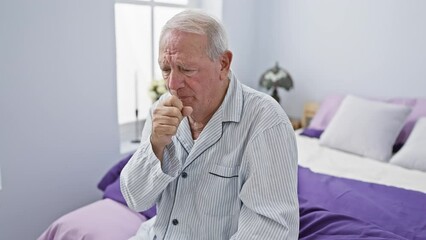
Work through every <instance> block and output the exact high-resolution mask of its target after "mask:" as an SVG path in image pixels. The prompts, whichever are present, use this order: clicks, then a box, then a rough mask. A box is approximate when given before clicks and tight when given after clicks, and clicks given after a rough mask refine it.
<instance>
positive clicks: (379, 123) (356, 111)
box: [319, 95, 411, 162]
mask: <svg viewBox="0 0 426 240" xmlns="http://www.w3.org/2000/svg"><path fill="white" fill-rule="evenodd" d="M410 112H411V108H409V107H406V106H402V105H395V104H390V103H384V102H379V101H373V100H367V99H363V98H359V97H355V96H351V95H348V96H346V98H345V99H344V100H343V101H342V104H341V105H340V107H339V109H338V110H337V112H336V114H335V115H334V117H333V119H332V120H331V121H330V124H329V125H328V126H327V128H326V129H325V130H324V133H323V134H322V135H321V137H320V141H319V142H320V144H321V145H323V146H327V147H330V148H335V149H339V150H343V151H346V152H350V153H354V154H357V155H361V156H364V157H368V158H373V159H376V160H380V161H383V162H386V161H388V160H389V159H390V158H391V156H392V146H393V144H394V143H395V140H396V138H397V136H398V134H399V132H400V131H401V129H402V127H403V124H404V120H405V119H406V118H407V116H408V114H409V113H410Z"/></svg>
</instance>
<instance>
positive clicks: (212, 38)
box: [160, 10, 228, 61]
mask: <svg viewBox="0 0 426 240" xmlns="http://www.w3.org/2000/svg"><path fill="white" fill-rule="evenodd" d="M173 30H177V31H181V32H188V33H195V34H200V35H206V36H207V40H208V44H207V49H206V51H207V55H208V56H209V58H210V60H212V61H214V60H216V59H218V58H219V56H220V55H221V54H223V53H224V52H225V51H226V50H228V39H227V37H226V32H225V28H224V27H223V25H222V24H221V23H220V22H219V21H218V20H216V19H215V18H213V17H212V16H210V15H208V14H206V13H204V12H201V11H196V10H185V11H183V12H180V13H178V14H176V15H175V16H173V17H172V18H171V19H170V20H168V21H167V23H166V24H165V25H164V27H163V29H162V31H161V35H160V47H161V46H163V44H164V42H163V41H164V39H163V38H164V36H165V35H166V34H167V33H169V32H171V31H173Z"/></svg>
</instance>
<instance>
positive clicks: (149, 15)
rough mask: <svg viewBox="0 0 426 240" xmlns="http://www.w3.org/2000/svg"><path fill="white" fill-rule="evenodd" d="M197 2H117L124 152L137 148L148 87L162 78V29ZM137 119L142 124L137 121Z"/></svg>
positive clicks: (117, 44) (118, 58) (116, 14)
mask: <svg viewBox="0 0 426 240" xmlns="http://www.w3.org/2000/svg"><path fill="white" fill-rule="evenodd" d="M195 6H196V4H195V0H117V1H116V3H115V32H116V55H117V56H116V57H117V60H116V62H117V106H118V123H119V126H120V138H121V139H120V141H121V149H120V151H121V152H122V153H125V152H130V151H133V150H135V149H136V147H137V143H136V141H134V143H132V140H137V138H138V137H139V135H140V133H141V130H142V125H143V119H145V117H146V115H147V114H148V111H149V107H150V106H151V103H152V100H151V98H150V96H149V94H148V88H149V86H150V84H151V81H152V80H155V79H161V78H162V76H161V71H160V69H159V67H158V64H157V58H158V41H159V37H160V32H161V28H162V26H163V25H164V24H165V23H166V21H167V20H168V19H170V18H171V17H172V16H173V15H175V14H176V13H178V12H181V11H183V10H184V9H187V8H190V7H195ZM136 119H138V120H139V121H138V122H137V121H136Z"/></svg>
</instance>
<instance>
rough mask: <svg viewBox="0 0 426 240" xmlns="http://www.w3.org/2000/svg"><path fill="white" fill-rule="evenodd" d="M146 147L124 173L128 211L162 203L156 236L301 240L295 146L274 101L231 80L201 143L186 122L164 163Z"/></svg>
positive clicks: (144, 140) (147, 133) (145, 134)
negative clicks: (299, 239) (299, 235)
mask: <svg viewBox="0 0 426 240" xmlns="http://www.w3.org/2000/svg"><path fill="white" fill-rule="evenodd" d="M150 133H151V119H150V118H148V119H147V121H146V123H145V128H144V131H143V134H142V143H141V145H140V146H139V148H138V150H137V152H136V153H135V154H134V156H133V157H132V159H131V160H130V161H129V162H128V164H127V165H126V166H125V168H124V169H123V171H122V173H121V191H122V193H123V195H124V197H125V199H126V201H127V203H128V205H129V207H130V208H132V209H134V210H136V211H143V210H146V209H148V208H149V207H151V206H152V205H153V204H157V209H158V210H157V211H158V214H157V218H156V222H155V224H154V226H153V227H154V232H155V235H156V239H173V240H179V239H183V240H188V239H197V240H198V239H234V240H236V239H244V240H248V239H297V238H298V232H299V206H298V200H297V147H296V141H295V136H294V131H293V128H292V126H291V123H290V121H289V119H288V117H287V115H286V114H285V112H284V111H283V109H282V108H281V106H280V105H279V104H278V103H277V102H276V101H275V100H274V99H272V98H271V97H270V96H268V95H266V94H263V93H260V92H258V91H255V90H253V89H251V88H249V87H247V86H245V85H243V84H241V83H240V82H239V81H238V80H237V79H236V78H235V77H234V76H233V77H232V78H231V80H230V84H229V87H228V91H227V94H226V96H225V99H224V101H223V103H222V105H221V106H220V107H219V109H218V110H217V111H216V113H215V114H214V115H213V117H212V118H211V119H210V121H209V122H208V124H207V125H206V127H205V128H204V130H203V131H202V133H201V135H200V136H199V138H198V140H197V141H196V142H195V143H194V141H193V139H192V137H191V131H190V128H189V124H188V120H187V119H186V118H185V119H184V120H182V122H181V124H180V126H179V128H178V132H177V134H176V136H174V137H173V138H172V140H173V141H172V143H171V144H169V145H168V146H167V147H166V150H165V155H164V160H163V166H161V164H160V161H159V160H158V159H157V158H156V156H155V154H154V153H153V151H152V148H151V145H150V141H149V138H150Z"/></svg>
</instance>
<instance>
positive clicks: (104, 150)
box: [0, 0, 119, 240]
mask: <svg viewBox="0 0 426 240" xmlns="http://www.w3.org/2000/svg"><path fill="white" fill-rule="evenodd" d="M113 3H114V1H113V0H94V1H82V0H74V1H54V0H41V1H32V0H27V1H2V2H1V4H0V119H1V121H0V123H1V124H0V166H1V171H2V178H3V179H2V185H3V188H2V190H0V239H2V240H3V239H4V240H6V239H19V240H21V239H22V240H23V239H36V238H37V236H39V235H40V234H41V232H42V231H43V230H44V229H45V228H46V227H47V226H48V224H50V223H51V222H52V221H53V220H54V219H56V218H57V217H59V216H60V215H62V214H64V213H66V212H68V211H70V210H73V209H75V208H78V207H80V206H82V205H84V204H86V203H89V202H92V201H94V200H96V199H100V197H101V194H100V192H99V191H98V190H97V189H96V184H97V182H98V181H99V179H100V178H101V176H102V174H103V173H104V172H105V171H106V170H107V168H109V167H110V166H111V165H112V164H113V163H115V162H116V161H117V160H118V159H119V149H118V148H119V140H118V126H117V112H116V89H115V44H114V39H115V37H114V15H113V7H114V5H113Z"/></svg>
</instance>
